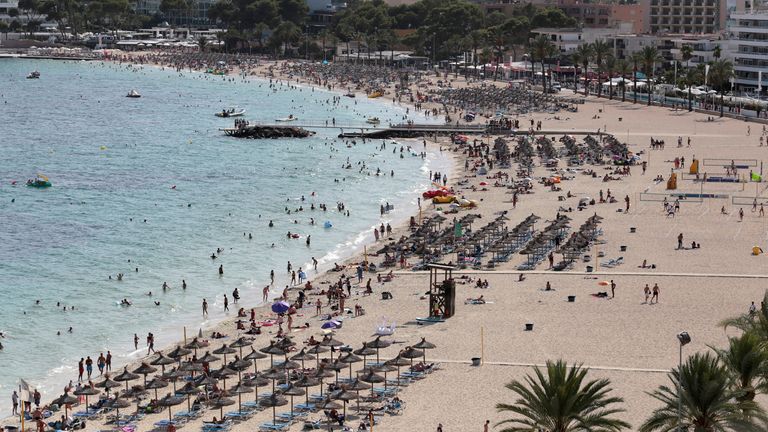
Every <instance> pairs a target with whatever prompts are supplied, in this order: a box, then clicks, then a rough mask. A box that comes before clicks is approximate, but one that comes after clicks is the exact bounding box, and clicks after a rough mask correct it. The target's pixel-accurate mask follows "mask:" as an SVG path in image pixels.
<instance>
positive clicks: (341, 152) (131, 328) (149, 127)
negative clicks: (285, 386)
mask: <svg viewBox="0 0 768 432" xmlns="http://www.w3.org/2000/svg"><path fill="white" fill-rule="evenodd" d="M33 69H37V70H39V71H40V72H41V74H42V78H41V79H39V80H27V79H25V76H26V74H27V73H28V72H29V71H31V70H33ZM236 81H237V82H229V81H227V80H225V79H222V78H221V77H211V76H203V75H199V74H190V73H185V74H184V76H183V77H182V76H179V74H177V73H174V72H171V71H162V70H159V69H153V68H148V67H147V68H142V69H140V70H138V71H133V70H131V69H130V68H126V67H119V66H117V65H111V64H102V63H84V62H78V63H75V62H56V61H36V62H32V61H25V60H7V59H6V60H0V245H1V246H0V247H2V257H1V258H0V296H2V298H3V301H2V302H0V331H3V332H5V333H6V334H7V336H6V339H3V340H2V343H3V345H4V346H5V349H4V350H3V351H0V364H2V367H0V400H2V401H3V402H2V403H0V415H5V414H8V413H9V411H10V403H5V401H9V400H10V399H9V397H10V393H11V391H12V389H13V388H15V386H16V385H17V384H18V378H24V379H26V380H27V381H29V382H30V383H32V384H33V385H34V386H38V387H39V388H41V390H42V391H43V392H44V394H45V397H47V398H50V397H52V396H54V395H58V394H59V393H60V392H61V388H62V387H63V385H64V384H65V383H66V382H67V381H69V380H70V379H75V378H76V373H77V360H78V359H79V358H80V357H84V356H86V355H90V356H91V357H92V358H94V359H95V358H96V357H98V355H99V353H100V352H106V350H107V349H109V350H111V351H112V353H113V355H114V356H115V360H114V363H116V364H119V363H123V362H126V361H129V360H132V359H135V358H137V357H139V356H141V355H143V354H144V353H146V351H145V350H142V349H141V348H142V347H143V346H144V338H145V336H146V334H147V332H148V331H152V332H153V333H154V334H155V336H156V340H157V343H156V345H157V346H158V347H160V346H163V345H166V344H168V343H171V342H173V341H175V340H178V339H179V338H180V336H181V329H182V326H187V328H188V329H190V330H189V331H190V332H196V331H197V329H198V328H205V327H206V326H210V325H212V323H213V322H215V321H216V320H219V319H222V318H223V317H224V316H225V313H224V312H223V297H222V296H223V294H225V293H226V294H227V295H230V293H231V292H232V290H233V289H234V288H235V287H238V288H239V289H240V292H241V296H242V298H243V302H244V303H245V304H246V305H252V304H254V303H256V300H257V299H260V298H261V287H263V286H264V285H265V284H266V283H268V281H269V271H270V269H275V272H276V274H277V275H278V280H277V281H276V284H275V286H276V287H281V286H284V285H285V283H287V279H286V272H285V268H286V262H287V261H288V260H291V261H292V262H293V264H294V268H298V267H299V266H302V267H304V268H305V269H306V268H307V263H308V262H309V261H310V259H311V257H312V256H314V257H316V258H318V260H320V263H321V264H320V265H321V268H322V267H326V268H327V267H328V266H330V265H332V264H333V262H335V261H338V260H341V259H342V258H344V257H346V256H349V255H351V254H352V253H354V252H356V251H358V250H359V249H360V248H361V247H362V246H361V245H362V244H363V242H365V241H371V240H372V238H371V237H372V235H371V227H372V226H374V225H378V224H379V223H381V222H382V221H384V222H389V221H392V222H394V221H396V220H397V219H398V218H400V219H403V218H405V217H406V215H407V214H408V212H410V211H413V209H414V208H415V204H416V202H415V201H416V196H417V195H418V191H420V190H423V189H424V188H425V187H426V186H427V185H428V181H427V177H428V175H427V173H428V171H429V170H437V171H442V172H447V171H448V169H449V163H448V161H447V160H446V159H443V158H441V157H440V156H439V155H435V154H432V153H430V154H429V156H428V158H427V159H426V160H423V159H421V158H419V157H415V156H411V155H410V154H408V152H407V151H405V152H403V154H404V155H405V157H404V158H400V150H399V147H395V145H394V144H392V143H389V142H388V143H387V148H386V150H383V151H380V150H379V146H380V145H381V141H376V142H368V143H365V144H363V143H361V142H358V143H357V144H356V145H353V146H351V148H348V147H347V146H346V145H344V143H343V142H341V141H339V140H336V139H334V136H335V135H337V134H338V130H322V129H320V130H318V135H316V136H315V137H312V138H307V139H285V140H238V139H235V138H229V137H225V136H223V135H222V133H221V132H219V131H218V130H217V128H219V127H225V126H229V125H231V123H232V121H231V120H229V119H220V118H217V117H215V116H214V115H213V114H214V113H215V112H217V111H219V110H221V109H222V108H223V107H224V106H228V105H238V106H241V107H243V108H245V109H247V110H248V114H247V116H246V118H247V119H250V120H255V119H258V120H265V121H271V120H273V119H275V118H283V117H287V116H288V115H289V114H294V115H295V116H298V117H299V118H301V119H307V120H312V121H314V122H322V121H324V120H326V119H330V118H332V117H335V118H336V121H337V122H339V123H355V124H362V123H363V122H364V119H365V117H368V116H378V117H380V118H381V120H382V124H386V123H387V122H389V121H400V119H401V117H402V116H403V114H404V111H403V110H402V109H401V108H398V107H395V106H393V105H392V104H391V101H390V103H385V102H378V101H370V100H367V99H361V98H358V99H357V100H356V101H357V105H355V100H353V99H348V98H342V99H343V101H342V103H343V104H342V106H341V107H337V108H334V107H332V106H331V105H328V104H326V103H325V102H326V100H327V99H330V98H331V97H332V96H333V94H332V93H326V92H321V91H319V90H314V91H313V90H312V89H310V88H302V89H300V90H298V89H297V90H289V89H287V87H286V86H282V87H280V86H278V87H277V88H278V91H272V90H271V89H269V88H268V85H269V83H268V82H265V81H251V82H247V83H244V82H242V81H241V80H236ZM133 88H135V89H137V90H138V91H139V92H141V93H142V95H143V97H142V98H140V99H130V98H126V97H125V94H126V93H127V92H128V90H130V89H133ZM418 120H419V121H423V119H418ZM395 148H396V149H397V152H396V153H395V154H393V153H392V150H393V149H395ZM416 150H417V151H422V150H423V149H422V148H421V146H420V145H419V146H417V149H416ZM347 158H349V161H350V163H351V164H352V169H343V168H342V165H343V164H344V163H345V162H346V160H347ZM358 162H360V163H362V162H364V163H365V164H366V169H363V172H362V173H360V172H359V170H360V165H358ZM377 168H381V170H382V172H383V173H387V175H382V176H375V175H373V174H375V171H376V169H377ZM390 170H394V171H395V176H394V177H391V176H389V175H388V174H389V172H390ZM38 172H39V173H43V174H45V175H47V176H48V177H49V178H50V179H51V181H52V183H53V187H52V188H49V189H45V190H38V189H34V188H29V187H26V186H24V182H25V181H26V179H28V178H31V177H33V176H34V175H35V174H36V173H38ZM335 180H338V182H336V181H335ZM14 181H15V182H18V183H17V184H16V185H13V184H12V183H13V182H14ZM173 186H175V189H174V188H172V187H173ZM312 192H315V196H314V197H312V196H311V194H312ZM302 195H303V196H304V197H305V199H306V201H304V202H302V201H301V197H302ZM338 201H343V202H344V203H345V205H346V209H348V210H349V211H350V213H351V216H350V217H347V216H345V215H343V214H341V213H339V212H338V211H337V210H336V203H337V202H338ZM313 202H314V203H315V205H317V204H319V203H325V204H326V205H327V206H328V211H327V212H323V211H321V210H319V209H318V210H315V211H309V207H310V205H311V203H313ZM384 202H390V203H393V204H394V205H395V211H394V212H392V213H391V214H389V215H386V216H385V217H384V218H380V215H379V206H380V204H381V203H384ZM301 205H303V207H304V209H305V211H303V212H298V213H293V214H291V215H287V214H286V213H285V211H284V208H285V207H286V206H287V207H289V208H290V209H296V208H298V207H299V206H301ZM311 217H313V218H314V219H315V221H316V222H317V225H315V226H311V225H310V224H309V219H310V218H311ZM294 219H295V220H297V221H298V222H299V223H298V224H294V223H293V221H294ZM145 220H146V222H145ZM269 220H274V222H275V227H274V228H271V229H270V228H269V227H268V226H267V224H268V221H269ZM326 220H327V221H330V222H331V223H332V224H333V228H331V229H325V228H323V223H324V222H325V221H326ZM287 231H291V232H296V233H299V234H300V235H301V238H300V239H296V240H288V239H287V238H286V233H287ZM244 233H251V234H252V235H253V239H252V240H248V238H247V237H244V235H243V234H244ZM307 235H311V236H312V237H311V239H312V242H311V246H310V247H307V246H306V244H305V237H306V236H307ZM272 243H274V244H275V247H274V248H271V247H270V246H271V244H272ZM218 247H221V248H223V249H224V252H223V253H222V254H221V257H220V258H219V259H216V260H215V261H214V260H211V259H210V255H211V253H212V252H214V251H215V250H216V248H218ZM128 260H130V262H129V261H128ZM220 264H223V265H224V276H223V277H219V275H218V272H217V269H218V266H219V265H220ZM137 267H138V269H139V271H138V273H137V272H136V271H135V269H136V268H137ZM117 273H124V274H125V277H124V279H123V280H122V281H117V280H115V275H116V274H117ZM308 273H309V274H310V276H311V275H312V274H313V273H314V272H308ZM109 275H112V277H113V280H109V278H108V276H109ZM182 279H185V280H186V281H187V285H188V288H187V290H186V291H182V290H181V280H182ZM163 282H167V283H168V284H169V285H170V287H171V289H170V290H169V291H168V292H167V293H163V290H162V288H161V287H162V284H163ZM148 291H152V292H153V293H154V295H153V296H152V297H151V299H150V298H149V297H147V296H146V295H144V294H145V293H146V292H148ZM203 297H205V298H207V299H208V303H209V305H210V312H211V314H210V318H209V319H208V320H206V321H204V320H203V319H202V317H201V313H200V304H201V301H202V298H203ZM123 298H128V299H130V300H131V301H133V303H134V305H133V306H131V307H128V308H123V307H120V306H118V302H119V301H120V300H121V299H123ZM38 299H39V300H40V304H39V305H36V304H35V301H36V300H38ZM153 300H156V301H160V306H155V305H154V303H153ZM57 302H60V306H59V307H57ZM62 306H67V311H66V312H65V311H63V309H62ZM71 306H75V310H74V311H72V310H70V309H71ZM231 314H236V310H235V309H232V311H231V312H230V316H231ZM69 327H73V332H72V333H71V334H69V333H68V332H67V329H68V328H69ZM57 332H61V335H57ZM134 333H137V334H138V335H139V337H140V339H141V343H140V345H139V348H140V350H139V351H138V352H134V349H133V342H132V340H133V334H134Z"/></svg>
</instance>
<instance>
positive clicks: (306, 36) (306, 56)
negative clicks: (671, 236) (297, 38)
mask: <svg viewBox="0 0 768 432" xmlns="http://www.w3.org/2000/svg"><path fill="white" fill-rule="evenodd" d="M304 60H309V25H308V24H307V25H305V26H304Z"/></svg>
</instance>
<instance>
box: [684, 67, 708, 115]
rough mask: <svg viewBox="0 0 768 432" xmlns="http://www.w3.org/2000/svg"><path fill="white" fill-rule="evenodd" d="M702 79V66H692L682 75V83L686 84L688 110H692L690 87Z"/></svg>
mask: <svg viewBox="0 0 768 432" xmlns="http://www.w3.org/2000/svg"><path fill="white" fill-rule="evenodd" d="M703 80H704V71H703V68H702V67H692V68H688V69H686V71H685V75H684V76H683V83H685V84H686V85H687V86H688V110H689V111H693V97H692V96H691V87H692V86H693V85H694V84H695V83H700V82H702V81H703Z"/></svg>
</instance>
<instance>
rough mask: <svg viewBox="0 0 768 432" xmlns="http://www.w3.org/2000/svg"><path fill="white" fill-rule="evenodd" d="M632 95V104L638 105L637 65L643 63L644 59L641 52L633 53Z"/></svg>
mask: <svg viewBox="0 0 768 432" xmlns="http://www.w3.org/2000/svg"><path fill="white" fill-rule="evenodd" d="M631 58H632V93H633V96H634V99H635V100H634V101H633V102H632V103H637V65H638V64H640V63H642V61H643V58H642V56H641V55H640V52H639V51H637V52H633V53H632V56H631Z"/></svg>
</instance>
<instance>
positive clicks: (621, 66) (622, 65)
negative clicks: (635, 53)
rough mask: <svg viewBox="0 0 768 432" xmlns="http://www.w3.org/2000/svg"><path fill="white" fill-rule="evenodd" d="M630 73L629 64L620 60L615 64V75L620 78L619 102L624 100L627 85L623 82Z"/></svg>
mask: <svg viewBox="0 0 768 432" xmlns="http://www.w3.org/2000/svg"><path fill="white" fill-rule="evenodd" d="M630 72H632V68H631V67H630V66H629V62H628V61H626V60H624V59H621V60H618V61H617V62H616V73H618V74H619V76H620V77H621V84H620V85H621V101H622V102H624V101H625V100H626V92H627V83H626V82H624V81H625V80H626V79H627V75H628V74H629V73H630Z"/></svg>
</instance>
